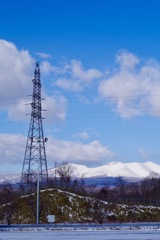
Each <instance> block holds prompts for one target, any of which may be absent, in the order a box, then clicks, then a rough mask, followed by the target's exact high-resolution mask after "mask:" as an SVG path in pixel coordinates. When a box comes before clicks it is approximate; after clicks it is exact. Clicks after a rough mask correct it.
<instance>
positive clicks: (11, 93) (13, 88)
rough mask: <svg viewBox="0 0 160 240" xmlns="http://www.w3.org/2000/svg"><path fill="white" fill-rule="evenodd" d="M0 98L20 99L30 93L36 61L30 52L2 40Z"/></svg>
mask: <svg viewBox="0 0 160 240" xmlns="http://www.w3.org/2000/svg"><path fill="white" fill-rule="evenodd" d="M0 53H1V54H0V72H1V74H0V96H1V98H11V97H15V96H16V97H19V96H22V93H23V94H24V95H26V94H28V93H30V91H31V87H32V86H31V84H30V81H31V79H32V73H33V63H34V59H33V58H32V57H31V56H30V54H29V52H28V51H25V50H21V51H19V50H18V49H17V47H16V46H15V45H14V44H13V43H11V42H7V41H4V40H0Z"/></svg>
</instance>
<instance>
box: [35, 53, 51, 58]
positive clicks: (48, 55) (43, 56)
mask: <svg viewBox="0 0 160 240" xmlns="http://www.w3.org/2000/svg"><path fill="white" fill-rule="evenodd" d="M36 54H37V55H38V56H39V57H40V58H44V59H48V58H51V55H50V54H48V53H43V52H38V53H36Z"/></svg>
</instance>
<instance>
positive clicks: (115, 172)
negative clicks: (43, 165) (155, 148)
mask: <svg viewBox="0 0 160 240" xmlns="http://www.w3.org/2000/svg"><path fill="white" fill-rule="evenodd" d="M70 164H71V166H72V167H73V170H74V171H73V172H74V176H75V177H77V178H81V177H83V178H98V177H99V178H105V177H119V176H121V177H125V178H139V179H141V178H146V177H153V176H159V175H160V165H159V164H156V163H154V162H144V163H140V162H130V163H123V162H109V163H107V164H105V165H103V166H99V167H87V166H85V165H79V164H75V163H70ZM54 172H55V168H52V169H49V176H50V177H53V176H54ZM4 181H5V182H12V183H15V182H19V181H20V174H16V175H6V176H0V183H2V182H4Z"/></svg>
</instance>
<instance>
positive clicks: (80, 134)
mask: <svg viewBox="0 0 160 240" xmlns="http://www.w3.org/2000/svg"><path fill="white" fill-rule="evenodd" d="M72 137H73V138H77V137H78V138H81V139H88V138H89V134H88V133H87V132H79V133H74V134H73V135H72Z"/></svg>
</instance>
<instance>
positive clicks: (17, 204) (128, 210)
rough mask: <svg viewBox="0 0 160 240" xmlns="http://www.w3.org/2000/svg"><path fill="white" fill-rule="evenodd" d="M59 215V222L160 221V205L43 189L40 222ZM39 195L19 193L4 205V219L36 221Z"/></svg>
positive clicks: (1, 220) (1, 218) (0, 212)
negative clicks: (117, 201)
mask: <svg viewBox="0 0 160 240" xmlns="http://www.w3.org/2000/svg"><path fill="white" fill-rule="evenodd" d="M48 214H53V215H55V218H56V222H57V223H59V222H63V223H64V222H67V223H68V222H69V223H71V222H79V223H85V222H99V223H103V222H130V221H148V222H157V221H160V207H152V206H137V205H134V206H133V205H122V204H121V205H120V204H111V203H107V202H104V201H99V200H96V199H95V198H90V197H85V196H80V195H77V194H72V193H69V192H65V191H62V190H58V189H49V190H43V191H41V192H40V222H41V223H47V218H46V216H47V215H48ZM35 219H36V195H35V194H31V195H28V196H23V197H19V198H17V199H16V200H14V201H13V202H12V203H9V204H5V205H3V206H0V223H7V222H8V223H9V224H10V223H11V224H20V223H35Z"/></svg>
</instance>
